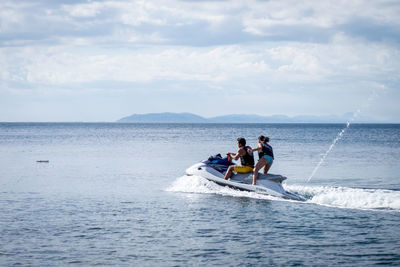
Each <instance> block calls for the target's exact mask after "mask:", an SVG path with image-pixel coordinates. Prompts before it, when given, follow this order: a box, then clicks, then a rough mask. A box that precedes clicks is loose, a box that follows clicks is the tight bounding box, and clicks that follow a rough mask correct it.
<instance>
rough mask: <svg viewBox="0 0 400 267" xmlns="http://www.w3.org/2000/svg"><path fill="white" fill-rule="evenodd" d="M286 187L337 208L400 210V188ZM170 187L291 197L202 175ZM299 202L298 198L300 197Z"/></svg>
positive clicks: (221, 192)
mask: <svg viewBox="0 0 400 267" xmlns="http://www.w3.org/2000/svg"><path fill="white" fill-rule="evenodd" d="M284 188H285V190H287V191H289V192H292V193H296V194H298V195H301V196H303V197H304V198H306V199H307V201H306V202H302V203H310V204H318V205H324V206H329V207H336V208H348V209H361V210H386V211H399V212H400V191H394V190H383V189H361V188H349V187H331V186H308V185H286V184H285V185H284ZM166 191H169V192H183V193H198V194H218V195H224V196H233V197H249V198H255V199H266V200H279V201H290V202H293V200H285V199H281V198H277V197H273V196H267V195H262V194H257V193H255V192H247V191H240V190H236V189H232V188H229V187H227V186H220V185H217V184H216V183H214V182H211V181H208V180H207V179H204V178H202V177H200V176H186V175H185V176H182V177H179V178H178V179H176V180H175V181H174V182H173V183H172V184H171V186H169V187H168V188H167V189H166ZM296 202H297V201H296Z"/></svg>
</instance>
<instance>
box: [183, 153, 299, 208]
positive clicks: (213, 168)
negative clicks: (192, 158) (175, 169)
mask: <svg viewBox="0 0 400 267" xmlns="http://www.w3.org/2000/svg"><path fill="white" fill-rule="evenodd" d="M233 164H234V163H232V161H231V159H230V158H228V157H227V158H222V157H221V155H220V154H217V155H215V156H210V157H209V158H208V160H204V161H201V162H199V163H196V164H194V165H193V166H191V167H189V168H188V169H187V170H186V175H188V176H193V175H196V176H200V177H203V178H205V179H207V180H209V181H212V182H215V183H217V184H219V185H222V186H229V187H231V188H235V189H239V190H243V191H249V192H255V193H258V194H264V195H270V196H274V197H280V198H284V199H291V200H298V201H305V199H304V198H302V197H301V196H299V195H296V194H294V193H291V192H288V191H286V190H285V189H284V188H283V187H282V181H284V180H286V179H287V178H286V177H285V176H282V175H278V174H262V173H259V175H258V179H257V185H252V183H253V173H237V174H235V173H234V174H233V175H232V177H231V178H230V180H225V178H224V176H225V173H226V171H227V170H228V167H229V166H230V165H233Z"/></svg>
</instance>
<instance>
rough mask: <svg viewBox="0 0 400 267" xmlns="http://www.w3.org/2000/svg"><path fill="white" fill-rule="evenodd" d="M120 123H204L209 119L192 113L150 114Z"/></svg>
mask: <svg viewBox="0 0 400 267" xmlns="http://www.w3.org/2000/svg"><path fill="white" fill-rule="evenodd" d="M118 122H142V123H202V122H203V123H204V122H207V119H205V118H203V117H201V116H198V115H195V114H192V113H170V112H165V113H148V114H133V115H131V116H128V117H124V118H122V119H120V120H118Z"/></svg>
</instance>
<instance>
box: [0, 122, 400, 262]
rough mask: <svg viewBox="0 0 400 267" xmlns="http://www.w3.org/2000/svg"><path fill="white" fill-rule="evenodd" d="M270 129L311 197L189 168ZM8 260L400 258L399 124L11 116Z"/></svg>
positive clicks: (2, 227)
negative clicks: (244, 187) (242, 187)
mask: <svg viewBox="0 0 400 267" xmlns="http://www.w3.org/2000/svg"><path fill="white" fill-rule="evenodd" d="M343 129H345V130H346V131H345V132H344V134H343V135H340V136H339V138H338V134H339V133H340V132H341V131H343ZM259 135H265V136H269V137H270V144H271V145H272V147H273V148H274V154H275V161H274V163H273V165H272V167H271V169H270V173H273V174H281V175H284V176H286V177H287V180H286V181H285V182H284V185H283V186H284V188H285V189H286V190H287V191H290V192H293V193H296V194H299V195H301V196H303V197H304V198H305V199H306V201H304V202H301V201H293V200H285V199H280V198H275V197H270V196H265V195H260V194H257V193H250V192H243V191H237V190H235V189H231V188H227V187H223V186H219V185H216V184H214V183H213V182H209V181H207V180H205V179H203V178H202V177H196V176H186V175H185V170H186V169H187V168H188V167H190V166H191V165H193V164H195V163H198V162H200V161H202V160H205V159H207V158H208V157H209V156H210V155H215V154H218V153H220V154H221V155H225V154H226V153H227V152H236V151H237V142H236V139H237V138H238V137H244V138H246V140H247V144H248V145H249V146H252V147H255V146H256V145H257V137H258V136H259ZM335 139H338V140H337V142H334V141H335ZM331 146H333V147H331ZM328 150H329V153H328V154H326V153H327V151H328ZM256 159H257V156H256ZM321 159H323V160H322V162H321ZM319 163H320V164H319ZM318 165H319V167H318V169H317V170H315V168H316V166H318ZM314 170H315V171H314ZM313 172H314V175H313V176H312V177H310V176H311V174H312V173H313ZM0 265H1V266H59V265H61V266H63V265H72V266H92V265H114V266H277V265H278V266H310V265H311V266H337V265H341V266H343V265H344V266H371V265H389V266H390V265H392V266H400V125H399V124H351V125H349V127H347V126H346V124H168V123H165V124H137V123H0Z"/></svg>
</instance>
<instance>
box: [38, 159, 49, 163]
mask: <svg viewBox="0 0 400 267" xmlns="http://www.w3.org/2000/svg"><path fill="white" fill-rule="evenodd" d="M36 162H41V163H49V161H48V160H37V161H36Z"/></svg>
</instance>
